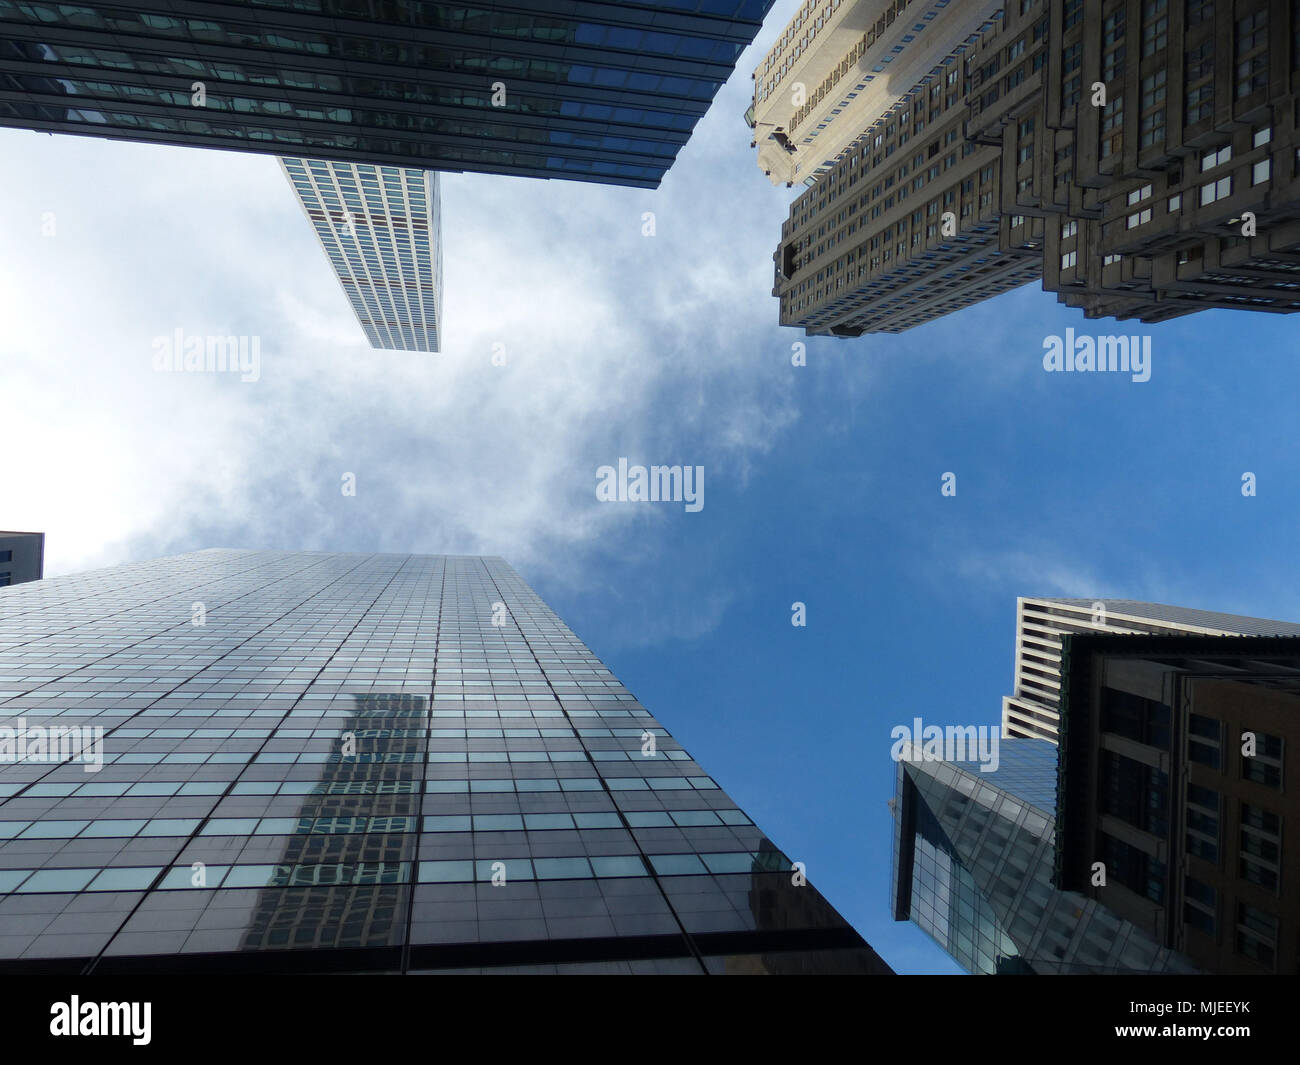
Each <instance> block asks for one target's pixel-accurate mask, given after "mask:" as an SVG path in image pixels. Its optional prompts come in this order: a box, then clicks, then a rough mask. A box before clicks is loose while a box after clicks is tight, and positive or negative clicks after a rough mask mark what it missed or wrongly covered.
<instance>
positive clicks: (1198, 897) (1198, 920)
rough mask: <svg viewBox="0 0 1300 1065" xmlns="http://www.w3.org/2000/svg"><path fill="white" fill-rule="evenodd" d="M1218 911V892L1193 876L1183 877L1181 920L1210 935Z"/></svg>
mask: <svg viewBox="0 0 1300 1065" xmlns="http://www.w3.org/2000/svg"><path fill="white" fill-rule="evenodd" d="M1218 912H1219V897H1218V892H1216V891H1215V890H1214V888H1213V887H1211V886H1210V885H1209V884H1203V883H1202V882H1201V881H1199V880H1197V879H1196V878H1195V877H1190V876H1186V877H1183V920H1184V921H1185V922H1186V923H1187V924H1189V925H1191V926H1192V927H1193V928H1197V929H1199V930H1200V931H1202V932H1204V933H1205V934H1206V935H1207V936H1212V935H1214V925H1215V919H1216V917H1217V916H1218Z"/></svg>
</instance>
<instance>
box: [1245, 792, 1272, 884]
mask: <svg viewBox="0 0 1300 1065" xmlns="http://www.w3.org/2000/svg"><path fill="white" fill-rule="evenodd" d="M1239 859H1240V866H1239V870H1238V871H1239V872H1240V874H1241V878H1242V879H1243V880H1247V881H1249V882H1250V883H1252V884H1258V885H1259V886H1260V887H1262V888H1265V889H1266V890H1268V891H1273V892H1276V891H1277V889H1278V883H1279V873H1280V872H1281V869H1282V826H1281V819H1280V818H1279V817H1278V816H1277V814H1275V813H1274V812H1273V811H1272V810H1265V809H1264V808H1263V807H1262V806H1252V805H1250V804H1249V803H1244V802H1243V803H1242V804H1241V850H1240V854H1239Z"/></svg>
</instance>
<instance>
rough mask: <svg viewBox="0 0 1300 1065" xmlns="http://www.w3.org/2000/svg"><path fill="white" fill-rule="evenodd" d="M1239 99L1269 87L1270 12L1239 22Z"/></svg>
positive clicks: (1251, 16)
mask: <svg viewBox="0 0 1300 1065" xmlns="http://www.w3.org/2000/svg"><path fill="white" fill-rule="evenodd" d="M1236 60H1237V98H1238V99H1240V98H1241V97H1243V96H1249V95H1250V94H1251V93H1255V92H1262V91H1263V90H1264V89H1266V88H1267V87H1268V11H1267V9H1265V10H1262V11H1257V12H1255V13H1254V14H1253V15H1247V16H1246V17H1245V18H1242V19H1238V20H1237V46H1236Z"/></svg>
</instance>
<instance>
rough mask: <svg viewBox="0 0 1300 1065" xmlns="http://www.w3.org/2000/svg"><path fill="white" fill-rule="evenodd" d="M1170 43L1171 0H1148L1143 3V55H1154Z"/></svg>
mask: <svg viewBox="0 0 1300 1065" xmlns="http://www.w3.org/2000/svg"><path fill="white" fill-rule="evenodd" d="M1168 45H1169V0H1146V2H1145V3H1144V4H1143V5H1142V55H1143V57H1144V58H1145V57H1146V56H1149V55H1154V54H1155V53H1156V52H1157V51H1159V50H1160V49H1162V48H1166V47H1168Z"/></svg>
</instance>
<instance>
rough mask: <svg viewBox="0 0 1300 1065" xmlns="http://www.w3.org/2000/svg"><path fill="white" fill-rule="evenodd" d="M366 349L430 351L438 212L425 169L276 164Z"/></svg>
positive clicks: (438, 272) (437, 308) (438, 285)
mask: <svg viewBox="0 0 1300 1065" xmlns="http://www.w3.org/2000/svg"><path fill="white" fill-rule="evenodd" d="M280 165H281V166H282V167H283V168H284V172H285V176H286V177H288V179H289V184H290V185H291V186H293V190H294V193H295V194H296V195H297V197H298V202H299V203H301V204H302V209H303V211H304V212H305V213H306V215H307V220H308V221H309V222H310V223H311V224H312V228H313V229H314V230H315V231H316V239H317V240H319V241H320V245H321V248H322V249H323V250H324V252H325V257H326V258H327V259H329V262H330V267H331V268H332V269H333V271H334V276H335V277H337V278H338V279H339V284H340V285H341V286H342V287H343V293H344V295H346V296H347V298H348V302H349V303H351V304H352V309H353V311H355V312H356V315H357V321H358V322H359V323H360V324H361V328H362V330H363V331H364V332H365V334H366V339H367V340H369V341H370V345H371V347H375V348H383V349H385V350H389V351H437V350H438V344H439V341H438V331H439V329H440V328H441V326H442V233H441V223H442V211H441V205H440V203H439V197H438V175H437V174H435V173H432V172H430V171H427V170H409V169H401V168H398V167H393V166H369V165H366V164H362V163H339V162H333V163H331V162H326V161H325V160H322V159H281V160H280Z"/></svg>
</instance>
